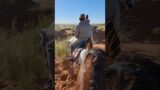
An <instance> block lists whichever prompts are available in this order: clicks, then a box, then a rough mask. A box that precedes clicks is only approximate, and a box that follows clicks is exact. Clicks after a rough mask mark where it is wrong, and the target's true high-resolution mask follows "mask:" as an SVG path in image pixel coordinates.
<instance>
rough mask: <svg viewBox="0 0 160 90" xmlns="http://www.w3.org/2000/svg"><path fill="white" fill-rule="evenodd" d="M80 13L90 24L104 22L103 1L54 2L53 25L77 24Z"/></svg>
mask: <svg viewBox="0 0 160 90" xmlns="http://www.w3.org/2000/svg"><path fill="white" fill-rule="evenodd" d="M81 13H84V14H88V15H89V19H90V22H91V23H104V22H105V0H55V23H56V24H78V23H79V16H80V14H81Z"/></svg>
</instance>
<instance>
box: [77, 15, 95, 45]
mask: <svg viewBox="0 0 160 90" xmlns="http://www.w3.org/2000/svg"><path fill="white" fill-rule="evenodd" d="M79 20H80V23H79V24H78V26H77V27H76V31H75V37H76V38H78V44H82V43H85V42H87V40H89V39H91V36H92V26H91V25H90V24H89V23H88V15H87V18H86V17H85V14H81V15H80V18H79Z"/></svg>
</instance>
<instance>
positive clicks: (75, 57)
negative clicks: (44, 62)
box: [70, 40, 89, 62]
mask: <svg viewBox="0 0 160 90" xmlns="http://www.w3.org/2000/svg"><path fill="white" fill-rule="evenodd" d="M88 42H89V40H87V41H80V42H79V43H78V44H77V46H76V48H75V49H74V50H73V52H72V54H71V57H70V60H71V61H73V62H74V61H75V62H78V57H79V55H80V53H81V51H82V50H83V49H85V47H86V45H87V43H88Z"/></svg>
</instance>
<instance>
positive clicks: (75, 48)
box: [69, 14, 93, 57]
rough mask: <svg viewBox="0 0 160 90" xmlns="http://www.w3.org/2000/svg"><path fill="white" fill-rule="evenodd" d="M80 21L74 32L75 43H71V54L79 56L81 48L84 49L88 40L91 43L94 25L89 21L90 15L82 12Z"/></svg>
mask: <svg viewBox="0 0 160 90" xmlns="http://www.w3.org/2000/svg"><path fill="white" fill-rule="evenodd" d="M79 20H80V23H79V24H78V25H77V27H76V30H75V32H74V37H72V38H71V39H73V41H74V43H72V44H70V46H69V47H70V56H71V57H72V56H74V57H77V56H78V55H77V54H78V53H79V48H81V49H84V48H85V47H86V45H87V43H88V42H90V44H91V42H92V41H91V37H92V35H93V32H92V26H91V25H90V24H89V22H88V15H87V16H85V14H81V15H80V17H79Z"/></svg>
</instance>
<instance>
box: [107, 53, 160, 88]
mask: <svg viewBox="0 0 160 90" xmlns="http://www.w3.org/2000/svg"><path fill="white" fill-rule="evenodd" d="M152 60H155V58H153V57H148V56H145V55H140V54H125V55H120V56H118V57H117V58H116V59H115V60H114V63H113V64H111V65H109V66H108V68H107V70H106V77H107V78H106V82H107V83H106V85H107V89H106V90H160V73H159V71H160V68H159V65H158V64H156V63H154V62H153V61H152Z"/></svg>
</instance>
